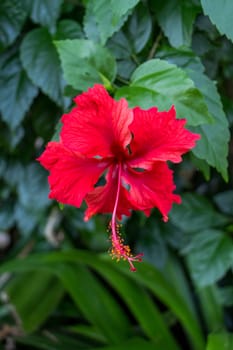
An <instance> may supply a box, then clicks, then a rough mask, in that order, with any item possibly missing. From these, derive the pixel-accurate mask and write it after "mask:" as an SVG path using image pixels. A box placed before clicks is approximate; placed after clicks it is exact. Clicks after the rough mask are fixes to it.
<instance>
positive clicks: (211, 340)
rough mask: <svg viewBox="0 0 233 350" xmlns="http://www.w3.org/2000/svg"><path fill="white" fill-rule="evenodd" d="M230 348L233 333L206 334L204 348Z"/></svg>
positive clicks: (209, 349) (223, 349) (207, 349)
mask: <svg viewBox="0 0 233 350" xmlns="http://www.w3.org/2000/svg"><path fill="white" fill-rule="evenodd" d="M220 349H222V350H232V349H233V334H232V333H224V332H222V333H213V334H210V335H209V336H208V344H207V348H206V350H220Z"/></svg>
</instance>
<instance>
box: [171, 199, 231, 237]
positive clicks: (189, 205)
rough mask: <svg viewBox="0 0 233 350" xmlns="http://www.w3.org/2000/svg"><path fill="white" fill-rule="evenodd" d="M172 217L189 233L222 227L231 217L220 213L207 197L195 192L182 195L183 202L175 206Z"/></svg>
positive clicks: (173, 221)
mask: <svg viewBox="0 0 233 350" xmlns="http://www.w3.org/2000/svg"><path fill="white" fill-rule="evenodd" d="M170 218H171V221H172V223H174V224H175V225H176V226H177V227H179V229H181V230H182V231H184V232H189V233H193V232H200V231H202V230H204V229H208V228H210V227H220V226H222V225H225V224H227V223H228V222H229V219H228V218H227V217H225V216H224V215H222V214H220V213H218V212H217V211H216V210H215V208H214V207H213V205H212V204H211V203H210V202H209V201H208V200H207V199H206V198H205V197H203V196H200V195H197V194H194V193H185V194H183V195H182V203H181V204H180V205H174V206H173V209H172V211H171V213H170ZM190 222H191V223H192V225H190Z"/></svg>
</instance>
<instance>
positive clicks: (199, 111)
mask: <svg viewBox="0 0 233 350" xmlns="http://www.w3.org/2000/svg"><path fill="white" fill-rule="evenodd" d="M116 97H117V98H120V97H125V98H126V99H127V100H128V101H129V104H130V106H131V107H132V106H136V105H139V106H140V107H142V108H146V109H147V108H150V107H152V106H155V105H156V106H157V107H158V108H159V110H168V109H169V108H170V107H171V106H172V105H175V107H176V111H177V117H178V118H187V121H188V124H189V125H199V124H203V123H209V122H211V121H212V118H211V116H210V114H209V112H208V110H207V107H206V104H205V102H204V100H203V97H202V95H201V93H200V92H199V90H197V89H196V88H195V87H194V83H193V82H192V80H191V79H189V78H188V75H187V73H186V72H184V71H183V70H182V69H180V68H178V67H176V66H175V65H173V64H169V63H167V62H166V61H163V60H160V59H153V60H150V61H148V62H146V63H143V64H142V65H141V66H139V67H138V68H137V69H136V70H135V72H134V73H133V75H132V83H131V84H130V86H129V87H123V88H121V89H119V90H118V91H117V93H116Z"/></svg>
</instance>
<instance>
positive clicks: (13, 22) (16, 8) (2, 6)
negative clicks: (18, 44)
mask: <svg viewBox="0 0 233 350" xmlns="http://www.w3.org/2000/svg"><path fill="white" fill-rule="evenodd" d="M26 15H27V12H26V11H25V9H24V7H23V6H22V5H21V2H20V1H18V0H1V1H0V51H1V50H2V49H3V48H5V47H7V46H9V45H10V44H11V43H13V41H14V40H15V39H16V38H17V36H18V35H19V33H20V30H21V29H22V26H23V24H24V22H25V19H26Z"/></svg>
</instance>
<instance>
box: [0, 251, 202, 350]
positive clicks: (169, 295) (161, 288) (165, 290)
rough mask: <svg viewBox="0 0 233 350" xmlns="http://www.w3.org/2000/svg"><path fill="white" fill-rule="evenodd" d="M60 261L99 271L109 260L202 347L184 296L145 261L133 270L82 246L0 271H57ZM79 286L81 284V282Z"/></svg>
mask: <svg viewBox="0 0 233 350" xmlns="http://www.w3.org/2000/svg"><path fill="white" fill-rule="evenodd" d="M62 262H63V263H66V264H67V263H68V262H72V263H85V264H88V265H90V266H91V267H92V268H93V269H95V270H97V271H98V272H99V273H101V272H102V266H103V262H104V263H105V264H109V266H110V267H111V266H112V268H114V269H117V270H118V269H119V271H120V272H121V273H123V274H126V275H127V277H128V278H131V279H134V280H135V281H136V282H137V283H139V284H141V285H143V286H144V287H147V288H149V289H150V290H151V291H152V293H153V294H154V295H155V296H156V297H158V298H159V299H160V300H161V301H162V302H163V303H164V304H165V305H166V306H167V307H169V309H171V310H172V311H173V312H174V314H175V315H176V317H177V318H178V319H179V321H180V322H181V324H182V326H183V327H184V329H185V330H186V332H187V333H188V335H189V336H190V338H191V339H192V342H193V344H194V346H195V349H198V350H199V349H200V350H201V349H203V338H202V333H201V330H200V327H199V324H198V322H197V320H196V317H195V316H194V315H193V313H192V312H191V310H190V307H189V306H188V305H187V304H186V301H185V300H184V298H183V296H181V295H180V294H179V293H177V291H176V290H175V289H174V287H173V285H172V284H170V283H169V281H167V280H166V279H165V278H164V276H163V274H162V273H161V272H160V271H159V270H157V269H156V268H154V267H153V266H151V265H149V264H147V263H143V264H139V265H138V271H137V273H135V274H133V273H132V272H130V271H129V269H128V268H126V266H125V262H119V263H118V264H116V262H113V261H112V260H109V258H108V259H106V258H98V257H97V256H95V255H94V254H93V253H88V252H84V251H81V250H79V251H72V250H70V251H66V252H59V253H50V254H43V255H42V254H41V255H40V254H38V255H34V256H31V257H28V258H27V259H25V260H19V259H16V260H12V261H10V262H8V263H6V264H4V265H2V266H1V267H0V273H1V272H11V271H28V270H31V269H33V268H34V269H35V268H40V269H41V268H45V269H51V271H54V273H56V272H58V273H59V271H58V269H57V266H58V265H57V264H58V263H62ZM63 276H64V274H63ZM61 277H62V276H61ZM79 288H81V286H80V287H79ZM160 348H161V347H160Z"/></svg>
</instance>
